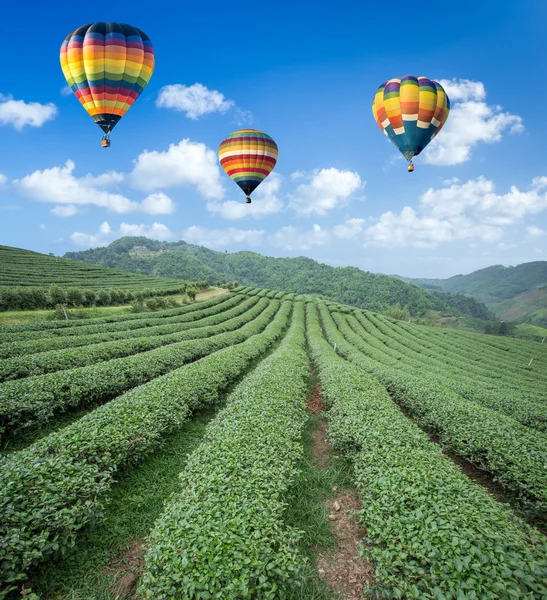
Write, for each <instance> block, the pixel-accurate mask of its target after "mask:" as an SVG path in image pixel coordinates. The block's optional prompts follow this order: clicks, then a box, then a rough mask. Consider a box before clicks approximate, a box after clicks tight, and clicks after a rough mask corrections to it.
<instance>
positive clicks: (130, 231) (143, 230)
mask: <svg viewBox="0 0 547 600" xmlns="http://www.w3.org/2000/svg"><path fill="white" fill-rule="evenodd" d="M127 235H130V236H141V235H142V236H145V237H148V238H151V239H153V240H169V239H171V238H172V237H173V234H172V232H171V231H170V229H169V228H168V227H167V226H166V225H164V224H163V223H153V224H152V225H143V224H140V225H137V224H132V223H122V224H121V225H120V228H119V229H118V231H115V230H113V229H111V227H110V225H109V224H108V222H107V221H105V222H104V223H102V224H101V226H100V227H99V231H98V232H97V233H95V234H89V233H81V232H79V231H75V232H74V233H73V234H72V235H71V236H70V239H71V240H72V242H73V243H74V244H75V245H76V246H83V247H86V248H89V247H97V246H104V245H106V244H109V243H110V242H112V241H114V240H115V239H118V238H120V237H124V236H127Z"/></svg>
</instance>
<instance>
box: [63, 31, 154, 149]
mask: <svg viewBox="0 0 547 600" xmlns="http://www.w3.org/2000/svg"><path fill="white" fill-rule="evenodd" d="M61 68H62V69H63V74H64V76H65V79H66V80H67V83H68V85H69V86H70V87H71V88H72V91H73V92H74V93H75V94H76V97H77V98H78V100H79V101H80V103H81V104H82V106H83V107H84V108H85V110H86V111H87V113H88V114H89V115H90V116H91V118H92V119H93V120H94V121H95V123H97V125H98V126H99V127H100V128H101V129H102V130H103V131H104V136H103V142H102V145H103V147H108V146H110V140H109V134H110V132H111V131H112V129H114V127H115V126H116V124H117V123H118V121H119V120H120V119H121V118H122V117H123V116H124V115H125V113H126V112H127V111H128V110H129V109H130V108H131V106H132V105H133V103H134V102H135V100H136V99H137V98H138V97H139V95H140V94H141V92H142V91H143V89H144V88H145V87H146V86H147V85H148V82H149V81H150V78H151V77H152V73H153V71H154V49H153V47H152V42H151V41H150V38H149V37H148V36H147V35H146V34H145V33H144V32H143V31H141V30H140V29H137V28H136V27H132V26H131V25H126V24H125V23H102V22H100V23H93V24H91V25H83V26H82V27H78V29H75V30H74V31H73V32H72V33H69V34H68V35H67V36H66V38H65V41H64V42H63V45H62V46H61Z"/></svg>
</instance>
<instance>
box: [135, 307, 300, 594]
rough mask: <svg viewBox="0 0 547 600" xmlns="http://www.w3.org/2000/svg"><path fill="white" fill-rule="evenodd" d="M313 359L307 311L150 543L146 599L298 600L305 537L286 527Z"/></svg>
mask: <svg viewBox="0 0 547 600" xmlns="http://www.w3.org/2000/svg"><path fill="white" fill-rule="evenodd" d="M308 365H309V361H308V357H307V355H306V351H305V340H304V311H303V306H302V304H301V303H297V304H296V306H295V315H294V318H293V320H292V325H291V328H290V330H289V333H288V334H287V336H286V338H285V339H284V340H283V342H282V343H281V345H280V347H279V348H278V349H277V350H276V351H275V352H274V353H273V354H272V355H271V356H270V357H269V358H267V359H265V360H264V361H263V362H262V363H261V364H260V365H259V366H258V367H257V368H256V369H255V370H254V371H253V372H252V373H251V374H250V375H249V376H248V377H247V378H246V379H245V380H244V381H243V382H242V383H241V384H240V385H239V386H238V387H237V388H236V389H235V390H234V392H232V393H231V394H230V396H229V398H228V406H227V407H226V408H225V409H224V410H222V411H221V412H220V414H219V415H218V416H217V417H216V418H215V419H214V420H213V421H212V423H211V424H210V425H209V427H208V428H207V433H206V435H205V441H204V442H203V443H202V444H201V445H200V446H199V447H198V449H197V450H196V451H195V452H194V453H193V454H192V456H191V457H190V459H189V461H188V464H187V466H186V468H185V470H184V471H183V473H182V474H181V490H180V492H179V493H177V494H176V495H175V497H174V498H173V499H172V500H171V502H170V503H169V504H168V506H167V508H166V510H165V512H164V514H163V515H162V517H161V518H160V519H159V520H158V522H157V524H156V526H155V528H154V530H153V531H152V534H151V537H150V548H149V550H148V552H147V554H146V571H145V574H144V577H143V583H142V594H143V595H144V597H146V598H154V599H155V598H164V599H166V598H189V599H190V598H195V599H199V598H214V597H217V598H220V597H221V598H223V599H226V600H229V599H234V600H235V599H236V598H237V599H243V598H249V599H250V598H262V599H264V600H266V599H268V598H269V599H272V600H277V599H282V598H288V597H289V595H290V592H291V590H293V589H294V588H295V587H297V586H298V584H299V583H300V579H301V571H302V558H301V557H300V556H299V555H298V553H297V548H296V542H297V540H298V532H295V531H292V530H290V529H287V528H286V527H285V526H284V524H283V520H282V516H283V513H284V512H285V503H284V502H283V497H284V495H285V494H286V492H287V490H288V488H289V486H290V485H291V483H292V481H293V480H294V479H295V477H296V475H297V474H298V462H299V461H300V460H301V459H302V454H303V449H302V444H301V443H300V442H301V437H302V431H303V427H304V423H305V422H306V411H305V407H304V406H305V405H304V398H305V397H306V394H307V390H308V385H307V380H308V373H309V371H308Z"/></svg>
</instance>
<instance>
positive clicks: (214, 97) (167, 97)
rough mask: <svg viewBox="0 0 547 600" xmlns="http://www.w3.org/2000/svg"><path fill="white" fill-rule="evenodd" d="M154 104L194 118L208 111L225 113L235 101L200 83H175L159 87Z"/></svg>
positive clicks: (208, 112)
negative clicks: (187, 84)
mask: <svg viewBox="0 0 547 600" xmlns="http://www.w3.org/2000/svg"><path fill="white" fill-rule="evenodd" d="M156 106H158V107H160V108H172V109H174V110H177V111H181V112H184V113H185V114H186V116H187V117H188V118H189V119H194V120H195V119H199V117H201V116H203V115H207V114H210V113H215V112H220V113H225V112H227V111H228V110H230V109H231V108H233V107H234V106H235V102H234V101H233V100H227V99H226V98H225V97H224V95H223V94H221V93H220V92H218V91H217V90H209V89H207V88H206V87H205V86H204V85H202V84H201V83H194V85H190V86H186V85H182V84H180V83H177V84H174V85H166V86H164V87H162V88H161V90H160V93H159V96H158V99H157V101H156Z"/></svg>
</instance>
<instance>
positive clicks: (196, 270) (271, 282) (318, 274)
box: [65, 237, 493, 319]
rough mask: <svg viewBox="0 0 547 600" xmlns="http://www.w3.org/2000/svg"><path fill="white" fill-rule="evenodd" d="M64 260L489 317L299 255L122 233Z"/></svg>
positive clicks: (482, 309) (450, 299)
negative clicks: (227, 249) (266, 253)
mask: <svg viewBox="0 0 547 600" xmlns="http://www.w3.org/2000/svg"><path fill="white" fill-rule="evenodd" d="M65 258H71V259H73V260H80V261H83V262H89V263H93V264H98V265H102V266H108V267H112V268H117V269H121V270H124V271H130V272H133V273H141V274H143V275H156V276H162V277H170V278H181V279H190V280H196V279H207V280H208V281H209V283H211V284H215V283H216V282H225V281H233V280H236V281H238V282H239V283H241V284H244V285H255V286H259V287H266V288H269V289H278V290H283V291H287V292H294V293H299V294H322V295H324V296H326V297H328V298H331V299H333V300H336V301H338V302H342V303H345V304H351V305H354V306H358V307H360V308H367V309H370V310H377V311H382V310H385V309H386V308H387V307H388V306H393V305H397V304H399V305H400V306H402V307H404V306H407V307H408V308H409V310H410V312H411V314H413V315H416V316H421V315H423V314H425V313H426V312H427V311H429V310H437V311H441V312H443V313H448V314H465V315H471V316H474V317H477V318H480V319H489V318H493V315H492V313H490V311H488V309H487V308H486V306H485V305H484V304H482V303H480V302H477V301H475V300H473V299H471V298H467V297H465V296H463V295H452V294H445V293H442V292H441V293H432V292H430V291H426V290H424V289H422V288H421V287H419V286H416V285H413V284H410V283H406V282H404V281H401V280H400V279H397V278H395V277H389V276H387V275H377V274H374V273H369V272H366V271H362V270H361V269H358V268H357V267H331V266H329V265H325V264H322V263H319V262H317V261H315V260H312V259H311V258H306V257H303V256H300V257H297V258H275V257H268V256H263V255H261V254H257V253H255V252H235V253H230V254H229V253H227V252H217V251H215V250H210V249H209V248H205V247H204V246H196V245H193V244H188V243H186V242H184V241H179V242H159V241H155V240H149V239H148V238H145V237H124V238H120V239H118V240H116V241H115V242H112V243H111V244H110V245H109V246H107V247H103V248H94V249H91V250H84V251H81V252H68V253H66V254H65Z"/></svg>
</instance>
